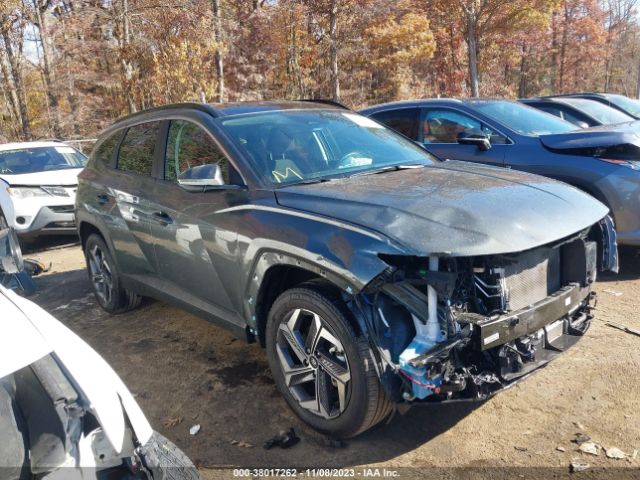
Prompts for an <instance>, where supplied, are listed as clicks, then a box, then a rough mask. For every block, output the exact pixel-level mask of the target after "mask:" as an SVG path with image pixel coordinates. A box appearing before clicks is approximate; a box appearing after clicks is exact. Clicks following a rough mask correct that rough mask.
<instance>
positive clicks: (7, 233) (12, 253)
mask: <svg viewBox="0 0 640 480" xmlns="http://www.w3.org/2000/svg"><path fill="white" fill-rule="evenodd" d="M23 269H24V262H23V261H22V250H20V243H19V242H18V236H17V235H16V232H15V230H14V229H13V228H5V229H4V230H0V273H5V274H9V275H14V274H16V273H20V272H21V271H22V270H23Z"/></svg>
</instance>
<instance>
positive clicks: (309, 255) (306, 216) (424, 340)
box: [76, 102, 617, 437]
mask: <svg viewBox="0 0 640 480" xmlns="http://www.w3.org/2000/svg"><path fill="white" fill-rule="evenodd" d="M76 207H77V208H76V210H77V219H78V228H79V233H80V237H81V239H82V245H83V248H84V251H85V254H86V258H87V267H88V270H89V276H90V279H91V282H92V284H93V287H94V289H95V293H96V297H97V299H98V301H99V303H100V305H101V306H102V307H103V308H104V309H106V310H107V311H109V312H112V313H118V312H123V311H125V310H128V309H131V308H134V307H136V306H137V305H138V304H139V301H140V298H141V296H149V297H155V298H160V299H163V300H166V301H169V302H171V303H174V304H176V305H178V306H181V307H183V308H186V309H189V310H191V311H193V312H195V313H197V314H199V315H201V316H203V317H205V318H207V319H210V320H212V321H214V322H218V323H220V324H222V325H224V326H226V327H229V328H231V329H233V330H235V331H236V332H237V334H238V335H241V336H243V337H244V338H246V339H247V340H249V341H257V342H259V343H260V344H261V345H263V346H266V351H267V356H268V359H269V363H270V366H271V369H272V372H273V377H274V380H275V383H276V385H277V387H278V389H279V390H280V392H281V393H282V394H283V396H284V397H285V399H286V400H287V402H288V403H289V405H290V406H291V408H292V409H293V410H294V411H295V412H296V413H297V414H298V415H299V416H300V417H301V418H302V419H303V420H304V421H305V422H307V423H308V424H310V425H311V426H312V427H314V428H315V429H317V430H319V431H321V432H325V433H327V434H331V435H334V436H339V437H349V436H353V435H356V434H358V433H360V432H362V431H364V430H366V429H368V428H370V427H372V426H373V425H375V424H377V423H379V422H380V421H382V420H383V419H384V418H386V417H387V416H388V415H389V414H390V412H391V411H392V409H393V408H394V406H395V405H397V404H402V403H404V404H413V403H419V402H429V401H447V400H456V399H483V398H487V397H488V396H490V395H492V394H494V393H495V392H497V391H499V390H501V389H502V388H505V387H507V386H509V385H511V384H512V383H513V382H515V381H517V380H519V379H522V378H524V377H525V376H526V375H527V374H528V373H530V372H532V371H533V370H535V369H536V368H538V367H540V366H542V365H544V364H546V363H547V362H548V361H550V360H551V359H552V358H554V357H555V356H556V355H558V354H559V353H561V352H562V351H564V350H565V349H566V348H568V347H569V346H571V345H572V344H573V343H574V342H575V341H576V340H577V339H578V338H579V337H580V336H581V335H582V334H583V333H584V332H585V331H586V329H587V328H588V326H589V323H590V320H591V313H590V312H591V310H590V307H589V305H590V303H591V302H592V300H593V297H594V295H595V294H594V293H593V292H592V291H591V285H592V283H593V281H594V279H595V278H596V272H597V271H598V270H600V269H615V268H616V266H617V250H616V244H615V232H614V231H613V229H612V227H611V221H610V219H609V218H608V216H607V208H606V207H605V206H604V205H602V204H601V203H599V202H598V201H597V200H595V199H594V198H592V197H591V196H589V195H586V194H584V193H582V192H581V191H579V190H577V189H575V188H573V187H570V186H567V185H564V184H562V183H559V182H557V181H554V180H550V179H548V178H544V177H539V176H535V175H530V174H526V173H521V172H514V171H508V170H505V169H497V168H493V167H488V166H483V165H476V164H470V163H464V162H451V161H448V162H441V161H440V160H438V159H436V158H435V157H433V156H431V155H430V154H429V153H427V152H426V151H425V150H424V149H422V148H421V147H419V146H417V145H415V144H413V143H412V142H410V141H408V140H406V139H405V138H404V137H402V136H400V135H398V134H396V133H394V132H393V131H392V130H390V129H387V128H386V127H384V126H382V125H380V124H379V123H377V122H374V121H373V120H370V119H368V118H366V117H362V116H360V115H358V114H356V113H354V112H352V111H349V110H346V109H343V108H340V107H338V106H334V105H329V104H321V103H312V102H289V103H268V102H265V103H244V104H222V105H214V106H210V105H201V104H181V105H173V106H167V107H162V108H159V109H154V110H149V111H146V112H141V113H138V114H134V115H132V116H129V117H127V118H124V119H122V120H120V121H118V122H117V123H116V124H115V125H113V126H112V127H111V128H109V129H108V130H106V131H105V132H103V133H102V135H100V138H99V140H98V142H97V144H96V147H95V148H94V150H93V152H92V154H91V157H90V160H89V163H88V166H87V168H86V169H85V170H84V171H83V172H82V174H81V175H80V179H79V189H78V196H77V204H76Z"/></svg>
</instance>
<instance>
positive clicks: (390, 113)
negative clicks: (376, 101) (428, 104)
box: [371, 108, 419, 140]
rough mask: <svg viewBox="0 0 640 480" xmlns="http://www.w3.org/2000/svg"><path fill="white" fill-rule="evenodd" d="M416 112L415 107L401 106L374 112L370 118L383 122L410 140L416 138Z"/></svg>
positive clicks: (417, 111)
mask: <svg viewBox="0 0 640 480" xmlns="http://www.w3.org/2000/svg"><path fill="white" fill-rule="evenodd" d="M418 113H419V110H418V109H417V108H401V109H398V110H387V111H384V112H379V113H374V114H373V115H371V118H374V119H376V120H377V121H378V122H381V123H384V124H385V125H386V126H387V127H389V128H392V129H394V130H395V131H396V132H400V133H401V134H403V135H404V136H405V137H409V138H410V139H411V140H418Z"/></svg>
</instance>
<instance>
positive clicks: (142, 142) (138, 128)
mask: <svg viewBox="0 0 640 480" xmlns="http://www.w3.org/2000/svg"><path fill="white" fill-rule="evenodd" d="M159 132H160V122H149V123H141V124H140V125H134V126H132V127H129V129H127V133H126V134H125V136H124V140H123V141H122V144H121V145H120V151H119V153H118V170H122V171H123V172H131V173H136V174H138V175H144V176H147V177H150V176H151V175H152V173H153V155H154V151H155V147H156V140H157V139H158V133H159Z"/></svg>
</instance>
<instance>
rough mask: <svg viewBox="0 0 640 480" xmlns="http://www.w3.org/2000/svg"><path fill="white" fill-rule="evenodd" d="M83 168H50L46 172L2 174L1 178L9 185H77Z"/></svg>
mask: <svg viewBox="0 0 640 480" xmlns="http://www.w3.org/2000/svg"><path fill="white" fill-rule="evenodd" d="M81 171H82V168H67V169H64V170H48V171H46V172H37V173H23V174H21V175H11V174H2V175H0V180H4V181H5V182H6V183H8V184H9V185H18V186H22V185H25V186H39V185H52V186H54V185H56V186H65V185H77V184H78V174H79V173H80V172H81Z"/></svg>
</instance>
